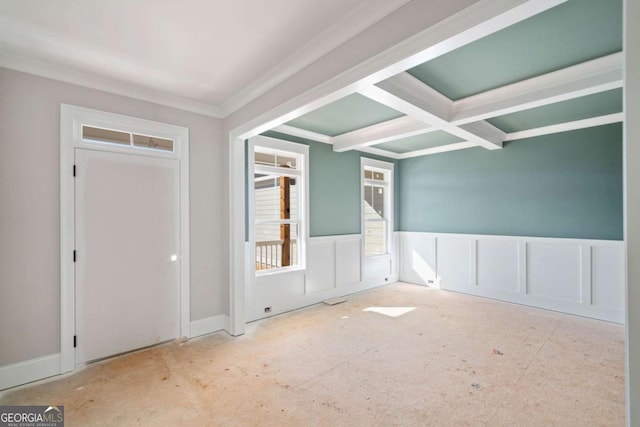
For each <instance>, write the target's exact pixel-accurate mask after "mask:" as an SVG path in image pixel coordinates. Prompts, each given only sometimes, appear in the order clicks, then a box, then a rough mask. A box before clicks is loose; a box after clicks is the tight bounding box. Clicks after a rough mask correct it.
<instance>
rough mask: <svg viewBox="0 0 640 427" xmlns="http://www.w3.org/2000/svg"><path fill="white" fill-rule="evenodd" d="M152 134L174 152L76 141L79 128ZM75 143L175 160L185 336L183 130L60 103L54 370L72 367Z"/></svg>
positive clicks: (186, 191) (186, 168)
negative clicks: (170, 142) (169, 143)
mask: <svg viewBox="0 0 640 427" xmlns="http://www.w3.org/2000/svg"><path fill="white" fill-rule="evenodd" d="M82 125H89V126H95V127H102V128H106V129H120V130H123V131H128V132H133V133H140V134H143V135H154V136H158V137H162V138H167V139H171V140H173V141H174V146H175V150H174V152H161V151H154V150H141V149H136V148H132V147H128V146H123V147H118V146H115V145H109V144H90V143H86V142H84V141H82V139H81V137H82V135H81V131H82V129H81V127H82ZM76 148H90V149H92V150H101V151H110V152H119V153H127V154H136V155H145V156H156V157H162V158H174V159H177V160H179V161H180V256H179V260H180V335H181V336H185V337H189V336H190V296H189V295H190V265H191V264H190V255H189V247H190V245H189V232H190V228H189V129H187V128H184V127H181V126H175V125H170V124H166V123H159V122H153V121H150V120H144V119H139V118H135V117H129V116H123V115H119V114H112V113H107V112H103V111H97V110H92V109H88V108H82V107H76V106H71V105H66V104H61V105H60V236H61V238H60V254H61V256H60V318H61V325H60V338H61V340H60V341H61V342H60V348H61V351H60V366H59V372H58V373H64V372H69V371H73V370H74V369H75V366H76V360H75V349H74V347H73V337H74V335H75V321H76V319H75V310H76V307H75V263H74V261H73V253H74V250H75V182H74V176H73V165H74V158H75V150H76Z"/></svg>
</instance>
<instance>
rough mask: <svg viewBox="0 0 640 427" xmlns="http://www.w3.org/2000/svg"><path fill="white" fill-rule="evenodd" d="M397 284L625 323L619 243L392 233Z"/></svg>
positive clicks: (622, 257)
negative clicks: (395, 236) (396, 246)
mask: <svg viewBox="0 0 640 427" xmlns="http://www.w3.org/2000/svg"><path fill="white" fill-rule="evenodd" d="M398 236H399V240H400V241H399V248H400V254H399V256H400V272H399V275H400V280H402V281H405V282H409V283H415V284H419V285H425V286H432V287H439V288H441V289H446V290H451V291H457V292H463V293H467V294H471V295H478V296H483V297H488V298H493V299H497V300H502V301H507V302H513V303H517V304H524V305H529V306H533V307H539V308H545V309H549V310H555V311H561V312H564V313H569V314H576V315H580V316H586V317H591V318H594V319H600V320H607V321H611V322H616V323H624V286H625V285H624V243H623V242H622V241H614V240H582V239H560V238H543V237H520V236H489V235H468V234H444V233H423V232H398Z"/></svg>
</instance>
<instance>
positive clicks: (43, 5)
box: [0, 0, 409, 116]
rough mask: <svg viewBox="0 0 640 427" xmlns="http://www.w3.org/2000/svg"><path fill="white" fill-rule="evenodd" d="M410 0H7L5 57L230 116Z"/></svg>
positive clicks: (1, 46)
mask: <svg viewBox="0 0 640 427" xmlns="http://www.w3.org/2000/svg"><path fill="white" fill-rule="evenodd" d="M408 1H409V0H182V1H175V0H109V1H104V0H82V1H78V0H56V1H45V0H20V1H16V0H0V66H4V67H7V68H13V69H18V70H20V71H25V72H30V73H34V74H39V75H44V76H47V77H52V78H57V79H60V80H64V81H70V82H74V83H78V84H83V85H85V86H89V87H94V88H97V89H102V90H108V91H111V92H115V93H121V94H126V95H129V96H134V97H137V98H141V99H146V100H149V101H154V102H162V103H165V104H170V105H174V106H176V107H179V108H184V109H187V110H192V111H197V112H201V113H206V114H210V115H214V116H224V115H226V114H229V113H230V112H232V111H234V110H236V109H237V108H240V107H241V106H242V105H244V104H246V103H247V102H249V101H251V100H252V99H253V98H255V97H256V96H259V95H260V94H262V93H264V92H266V91H267V90H269V89H270V88H272V87H273V86H275V85H276V84H277V83H279V82H280V81H282V80H283V79H285V78H287V77H288V76H289V75H291V74H293V73H294V72H296V71H298V70H300V69H302V68H304V67H305V66H307V65H309V64H310V63H311V62H313V61H314V60H316V59H318V58H319V57H321V56H322V55H324V54H326V53H327V52H328V51H330V50H332V49H333V48H335V47H337V46H339V45H340V44H342V43H343V42H345V41H346V40H348V39H350V38H351V37H353V36H355V35H356V34H358V33H359V32H361V31H363V30H364V29H365V28H367V27H369V26H371V25H372V24H374V23H375V22H377V21H379V20H380V19H382V18H383V17H385V16H387V15H388V14H389V13H391V12H393V11H394V10H396V9H397V8H398V7H400V6H402V5H403V4H405V3H407V2H408Z"/></svg>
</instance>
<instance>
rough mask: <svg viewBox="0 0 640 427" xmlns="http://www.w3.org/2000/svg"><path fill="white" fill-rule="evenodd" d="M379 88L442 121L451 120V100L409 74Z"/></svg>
mask: <svg viewBox="0 0 640 427" xmlns="http://www.w3.org/2000/svg"><path fill="white" fill-rule="evenodd" d="M377 86H378V87H379V88H380V89H382V90H384V91H386V92H389V93H390V94H392V95H395V96H396V97H398V98H400V99H403V100H404V101H406V102H408V103H410V104H411V105H414V106H416V107H418V108H420V109H421V110H424V111H428V112H429V113H431V114H432V115H434V116H436V117H438V118H439V119H440V120H441V121H444V122H449V121H450V120H451V112H452V107H453V104H452V102H451V100H450V99H449V98H447V97H446V96H444V95H443V94H441V93H440V92H438V91H437V90H435V89H433V88H432V87H431V86H429V85H427V84H425V83H423V82H422V81H421V80H418V79H417V78H415V77H413V76H412V75H411V74H409V73H407V72H404V73H400V74H398V75H395V76H393V77H391V78H390V79H387V80H384V81H382V82H380V83H378V84H377Z"/></svg>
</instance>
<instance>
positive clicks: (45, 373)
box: [0, 353, 60, 390]
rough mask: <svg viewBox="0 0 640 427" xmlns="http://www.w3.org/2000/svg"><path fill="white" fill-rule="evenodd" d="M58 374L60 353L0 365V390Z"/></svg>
mask: <svg viewBox="0 0 640 427" xmlns="http://www.w3.org/2000/svg"><path fill="white" fill-rule="evenodd" d="M58 374H60V354H59V353H57V354H50V355H48V356H42V357H38V358H36V359H31V360H25V361H24V362H18V363H13V364H11V365H6V366H1V367H0V390H4V389H7V388H10V387H15V386H18V385H22V384H26V383H30V382H33V381H37V380H41V379H43V378H48V377H52V376H54V375H58Z"/></svg>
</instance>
